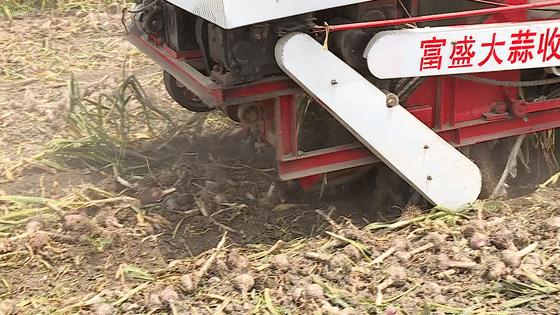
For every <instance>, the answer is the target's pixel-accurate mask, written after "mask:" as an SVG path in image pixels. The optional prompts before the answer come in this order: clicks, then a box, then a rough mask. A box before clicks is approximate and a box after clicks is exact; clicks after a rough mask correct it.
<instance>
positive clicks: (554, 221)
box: [546, 217, 560, 229]
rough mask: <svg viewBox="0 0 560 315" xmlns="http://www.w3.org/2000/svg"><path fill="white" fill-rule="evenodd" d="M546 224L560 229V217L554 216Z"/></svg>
mask: <svg viewBox="0 0 560 315" xmlns="http://www.w3.org/2000/svg"><path fill="white" fill-rule="evenodd" d="M546 224H547V225H548V226H549V227H551V228H556V229H560V217H552V218H550V219H549V220H547V222H546Z"/></svg>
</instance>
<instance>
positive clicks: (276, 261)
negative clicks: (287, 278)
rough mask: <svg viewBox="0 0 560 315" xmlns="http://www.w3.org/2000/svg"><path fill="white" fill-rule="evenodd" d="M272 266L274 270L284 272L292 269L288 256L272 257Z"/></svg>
mask: <svg viewBox="0 0 560 315" xmlns="http://www.w3.org/2000/svg"><path fill="white" fill-rule="evenodd" d="M271 262H272V265H273V266H274V268H276V269H278V270H281V271H284V270H288V269H289V268H290V266H291V265H290V259H289V258H288V255H286V254H278V255H275V256H274V257H272V261H271Z"/></svg>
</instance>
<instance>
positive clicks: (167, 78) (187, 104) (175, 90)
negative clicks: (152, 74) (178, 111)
mask: <svg viewBox="0 0 560 315" xmlns="http://www.w3.org/2000/svg"><path fill="white" fill-rule="evenodd" d="M163 82H164V83H165V88H166V89H167V93H169V95H170V96H171V98H173V100H175V102H177V103H179V105H181V106H183V107H184V108H186V109H188V110H190V111H191V112H197V113H203V112H209V111H211V110H214V108H212V107H209V106H208V105H206V104H204V103H202V102H201V101H200V100H198V98H197V97H196V96H195V95H194V94H193V93H191V92H190V91H189V90H188V89H186V88H185V87H183V86H182V85H180V83H179V82H178V81H177V79H175V77H173V76H172V75H171V74H170V73H169V72H167V71H164V72H163Z"/></svg>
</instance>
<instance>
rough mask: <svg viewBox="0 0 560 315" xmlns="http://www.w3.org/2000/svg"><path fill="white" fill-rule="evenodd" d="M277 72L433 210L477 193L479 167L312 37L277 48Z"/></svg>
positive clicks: (294, 37) (290, 39)
mask: <svg viewBox="0 0 560 315" xmlns="http://www.w3.org/2000/svg"><path fill="white" fill-rule="evenodd" d="M276 59H277V61H278V64H279V65H280V67H281V68H282V69H283V70H284V71H285V72H286V73H287V74H288V75H289V76H290V77H291V78H292V79H293V80H295V81H296V82H298V83H299V84H300V85H301V86H302V87H303V88H304V89H305V90H306V91H307V92H308V93H309V94H311V95H312V96H314V97H315V98H316V99H317V100H318V101H320V102H321V103H322V104H323V105H324V106H325V108H326V109H327V110H328V111H329V112H330V113H331V114H332V115H333V116H334V117H336V118H337V119H338V120H339V121H340V122H341V123H342V124H343V125H344V126H345V127H346V128H348V130H350V131H351V132H352V133H353V134H354V135H355V136H356V137H357V138H358V139H359V140H360V141H361V142H362V143H363V144H364V145H365V146H366V147H367V148H369V149H370V150H371V151H372V152H373V153H374V154H375V155H377V156H378V157H379V158H380V159H381V160H382V161H383V162H385V163H386V164H387V165H389V166H390V167H391V168H392V169H393V170H394V171H395V172H397V173H398V174H399V175H400V176H401V177H402V178H404V179H405V180H406V181H407V182H408V183H410V184H411V185H412V186H413V187H414V188H415V189H417V190H418V191H419V192H420V193H422V195H424V197H426V198H427V199H428V200H429V201H430V202H432V203H433V204H436V205H441V206H444V207H448V208H450V209H457V208H459V207H461V206H463V205H465V204H467V203H471V202H474V201H475V200H476V199H477V198H478V195H479V194H480V189H481V176H480V171H479V169H478V167H477V166H476V165H475V164H474V163H473V162H472V161H470V160H469V159H468V158H466V157H465V156H463V155H462V154H461V153H460V152H459V151H457V150H456V149H455V148H453V147H452V146H451V145H450V144H448V143H447V142H446V141H444V140H443V139H442V138H440V137H439V136H438V135H437V134H436V133H434V132H433V131H432V130H431V129H430V128H428V127H427V126H426V125H424V124H423V123H422V122H421V121H419V120H418V119H417V118H416V117H414V116H413V115H412V114H410V113H409V112H408V111H407V110H406V109H405V108H403V107H402V106H400V105H397V106H395V107H392V108H388V107H387V106H386V96H385V94H384V93H383V92H382V91H380V90H379V89H378V88H377V87H375V86H374V85H372V84H371V83H370V82H369V81H367V80H366V79H364V78H363V77H362V76H361V75H360V74H359V73H357V72H356V71H355V70H354V69H352V68H351V67H349V66H348V65H347V64H345V63H344V62H343V61H341V60H340V59H338V57H336V56H335V55H334V54H332V53H331V52H329V51H328V50H325V49H324V48H323V47H322V46H321V44H319V43H318V42H316V41H315V40H314V39H313V38H312V37H311V36H309V35H307V34H302V33H295V34H290V35H288V36H285V37H283V38H281V39H280V41H279V42H278V44H277V46H276Z"/></svg>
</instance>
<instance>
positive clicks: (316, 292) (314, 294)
mask: <svg viewBox="0 0 560 315" xmlns="http://www.w3.org/2000/svg"><path fill="white" fill-rule="evenodd" d="M305 295H306V296H307V297H309V298H311V299H317V300H319V299H322V298H323V297H324V296H325V293H324V291H323V288H322V287H321V286H320V285H318V284H316V283H313V284H310V285H308V286H306V287H305Z"/></svg>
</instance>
